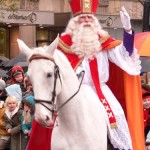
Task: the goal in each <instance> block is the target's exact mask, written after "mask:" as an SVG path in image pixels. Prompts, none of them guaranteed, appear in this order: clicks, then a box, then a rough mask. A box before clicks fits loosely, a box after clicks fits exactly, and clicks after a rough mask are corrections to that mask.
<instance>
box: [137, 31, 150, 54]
mask: <svg viewBox="0 0 150 150" xmlns="http://www.w3.org/2000/svg"><path fill="white" fill-rule="evenodd" d="M134 44H135V47H136V48H137V49H138V50H139V55H140V56H150V32H140V33H137V34H135V38H134Z"/></svg>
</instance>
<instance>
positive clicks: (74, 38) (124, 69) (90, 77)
mask: <svg viewBox="0 0 150 150" xmlns="http://www.w3.org/2000/svg"><path fill="white" fill-rule="evenodd" d="M69 2H70V6H71V9H72V12H73V15H74V17H73V18H71V19H70V21H69V23H68V25H67V27H66V30H65V32H64V33H63V34H62V35H61V37H60V40H59V44H58V49H59V50H60V51H61V52H63V53H64V54H65V55H66V57H67V58H68V60H69V61H70V64H71V65H72V67H73V69H74V70H75V72H76V73H77V74H79V73H80V72H81V71H82V70H84V71H85V75H84V79H83V84H84V86H85V85H86V86H87V87H88V89H89V91H87V92H89V93H90V91H95V94H96V95H97V100H99V101H100V103H102V104H103V106H104V108H105V116H106V120H107V126H108V137H109V140H110V142H111V144H112V145H113V148H115V149H120V150H121V149H125V150H129V149H130V150H131V149H136V150H138V149H139V150H140V149H141V150H142V149H144V136H143V134H142V135H141V133H143V126H142V125H141V124H142V123H143V118H142V117H143V110H142V103H139V102H141V101H142V100H141V95H140V94H138V93H141V92H140V89H141V85H140V78H139V76H138V75H139V74H140V69H141V66H140V60H139V55H138V53H137V50H136V49H135V48H134V31H133V30H132V27H131V23H130V16H129V14H128V12H127V11H126V9H125V8H124V7H122V9H121V11H120V18H121V22H122V24H123V28H124V33H123V41H120V40H115V39H114V38H111V37H110V35H109V34H108V32H106V31H104V30H103V29H102V27H101V25H100V23H99V21H98V19H97V18H96V17H95V16H94V14H95V13H96V10H97V7H98V0H69ZM106 83H107V84H106ZM135 87H136V88H135ZM91 93H92V92H91ZM113 93H114V94H115V96H114V94H113ZM94 97H95V96H94ZM91 98H92V95H91ZM133 99H134V103H133ZM118 101H120V103H121V105H122V107H123V108H124V109H125V112H126V116H127V119H128V124H129V127H130V131H131V136H130V132H129V127H128V124H127V121H126V117H125V114H124V111H123V109H122V107H121V105H120V103H119V102H118ZM131 106H132V107H131ZM134 108H136V109H134ZM133 110H134V111H133ZM137 110H138V111H137ZM137 115H138V116H139V118H138V119H137ZM93 116H94V114H93ZM131 118H132V119H131ZM135 122H136V123H137V124H140V125H139V126H137V125H136V124H135ZM37 126H38V125H35V126H34V127H33V128H36V127H37ZM33 128H32V129H33ZM38 131H40V130H38V127H37V130H35V134H33V138H30V141H29V150H30V149H32V148H34V147H36V143H35V142H34V137H35V136H36V134H38V133H36V132H38ZM137 131H139V132H138V133H137ZM140 131H141V132H140ZM45 134H46V133H45ZM47 134H49V132H48V131H47ZM97 134H100V133H97ZM45 137H46V136H45ZM131 137H132V140H131ZM48 140H49V139H48ZM137 141H140V142H139V143H140V144H139V143H138V142H137ZM48 144H49V143H48ZM43 145H44V144H43ZM47 147H48V145H47ZM47 147H46V144H45V145H44V148H45V149H49V147H48V148H47Z"/></svg>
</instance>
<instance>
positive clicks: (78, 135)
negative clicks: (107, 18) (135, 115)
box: [18, 37, 107, 150]
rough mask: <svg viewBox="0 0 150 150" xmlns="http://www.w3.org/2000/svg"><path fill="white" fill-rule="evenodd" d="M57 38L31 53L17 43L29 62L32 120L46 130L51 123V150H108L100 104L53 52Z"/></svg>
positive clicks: (67, 65)
mask: <svg viewBox="0 0 150 150" xmlns="http://www.w3.org/2000/svg"><path fill="white" fill-rule="evenodd" d="M58 41H59V38H58V37H57V39H56V40H55V41H54V42H53V43H52V44H51V45H50V46H48V47H47V48H42V47H39V48H34V49H33V50H31V49H30V48H29V47H28V46H27V45H26V44H25V43H24V42H23V41H21V40H19V39H18V44H19V49H20V51H21V52H22V53H24V54H25V55H26V56H27V58H28V60H29V66H28V75H29V78H30V80H31V83H32V85H33V91H34V95H35V101H36V105H35V107H36V108H35V119H36V120H37V121H38V122H39V123H40V124H41V125H42V126H45V127H51V126H52V124H53V123H54V111H53V110H54V109H55V104H56V110H55V111H57V113H58V117H57V124H58V125H55V126H54V128H53V133H52V142H51V149H52V150H107V124H106V119H105V116H104V113H103V110H102V107H101V104H100V102H99V101H95V98H94V97H91V94H90V93H87V92H86V88H87V87H86V85H84V84H83V85H82V86H81V88H80V81H79V80H78V78H77V76H76V74H75V72H74V70H73V69H72V67H71V65H70V63H69V61H68V60H67V58H66V57H65V56H64V54H63V53H61V52H60V51H58V50H55V49H56V47H57V44H58Z"/></svg>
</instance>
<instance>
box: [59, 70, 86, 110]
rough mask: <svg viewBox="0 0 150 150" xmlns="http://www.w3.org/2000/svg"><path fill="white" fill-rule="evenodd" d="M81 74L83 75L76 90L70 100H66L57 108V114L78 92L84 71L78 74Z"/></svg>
mask: <svg viewBox="0 0 150 150" xmlns="http://www.w3.org/2000/svg"><path fill="white" fill-rule="evenodd" d="M82 73H83V75H82V78H81V82H80V84H79V88H78V90H77V91H76V92H75V93H74V94H73V95H72V96H71V97H70V98H68V99H67V100H66V101H65V102H64V103H63V104H62V105H61V106H59V107H58V109H57V112H58V111H60V110H61V109H62V108H63V107H64V105H66V104H67V103H68V102H69V101H70V100H71V99H72V98H73V97H74V96H75V95H76V94H77V93H78V92H79V91H80V88H81V85H82V81H83V78H84V74H85V71H81V72H80V74H82Z"/></svg>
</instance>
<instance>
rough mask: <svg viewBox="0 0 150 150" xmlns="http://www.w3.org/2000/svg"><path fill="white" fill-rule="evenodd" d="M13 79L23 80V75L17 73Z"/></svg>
mask: <svg viewBox="0 0 150 150" xmlns="http://www.w3.org/2000/svg"><path fill="white" fill-rule="evenodd" d="M15 80H16V81H17V82H23V76H22V74H17V75H16V76H15Z"/></svg>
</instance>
